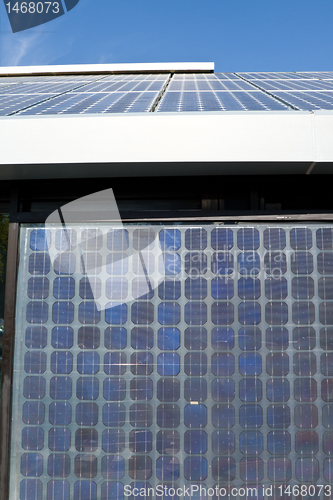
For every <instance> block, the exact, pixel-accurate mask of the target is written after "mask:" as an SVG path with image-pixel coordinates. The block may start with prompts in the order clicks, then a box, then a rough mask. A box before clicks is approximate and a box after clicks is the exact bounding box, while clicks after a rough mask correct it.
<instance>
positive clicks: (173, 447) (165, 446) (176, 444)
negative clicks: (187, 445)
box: [156, 430, 180, 455]
mask: <svg viewBox="0 0 333 500" xmlns="http://www.w3.org/2000/svg"><path fill="white" fill-rule="evenodd" d="M156 449H157V451H158V452H159V453H161V454H163V455H174V454H176V453H178V451H179V449H180V435H179V433H178V432H177V431H171V430H167V431H159V432H158V433H157V438H156Z"/></svg>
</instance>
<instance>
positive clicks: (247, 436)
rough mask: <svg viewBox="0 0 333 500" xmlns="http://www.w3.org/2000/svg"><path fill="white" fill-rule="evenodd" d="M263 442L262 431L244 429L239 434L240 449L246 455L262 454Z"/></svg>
mask: <svg viewBox="0 0 333 500" xmlns="http://www.w3.org/2000/svg"><path fill="white" fill-rule="evenodd" d="M263 443H264V440H263V435H262V433H261V432H260V431H243V432H242V433H241V434H240V436H239V449H240V451H241V452H242V453H243V454H244V455H260V453H262V451H263V446H264V445H263Z"/></svg>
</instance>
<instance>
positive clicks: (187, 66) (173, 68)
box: [0, 62, 214, 76]
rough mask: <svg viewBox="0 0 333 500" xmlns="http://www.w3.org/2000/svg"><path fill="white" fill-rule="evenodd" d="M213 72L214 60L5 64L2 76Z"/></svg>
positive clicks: (0, 72) (0, 68) (0, 70)
mask: <svg viewBox="0 0 333 500" xmlns="http://www.w3.org/2000/svg"><path fill="white" fill-rule="evenodd" d="M203 72H204V73H213V72H214V63H213V62H176V63H172V62H170V63H119V64H69V65H50V66H7V67H6V66H4V67H0V76H33V75H36V76H37V75H71V74H72V75H73V74H95V73H98V74H101V73H104V74H113V73H203Z"/></svg>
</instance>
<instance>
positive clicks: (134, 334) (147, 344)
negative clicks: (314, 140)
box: [131, 327, 154, 349]
mask: <svg viewBox="0 0 333 500" xmlns="http://www.w3.org/2000/svg"><path fill="white" fill-rule="evenodd" d="M153 345H154V332H153V330H152V329H151V328H149V327H146V328H144V327H137V328H133V330H132V331H131V346H132V347H133V349H151V348H152V347H153Z"/></svg>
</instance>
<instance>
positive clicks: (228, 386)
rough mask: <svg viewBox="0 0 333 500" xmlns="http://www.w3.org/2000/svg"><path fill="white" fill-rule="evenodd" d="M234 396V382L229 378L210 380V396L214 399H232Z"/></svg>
mask: <svg viewBox="0 0 333 500" xmlns="http://www.w3.org/2000/svg"><path fill="white" fill-rule="evenodd" d="M234 397H235V382H234V381H233V380H232V379H230V378H216V379H214V380H213V382H212V398H213V399H214V401H218V402H226V401H232V400H233V399H234Z"/></svg>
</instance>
